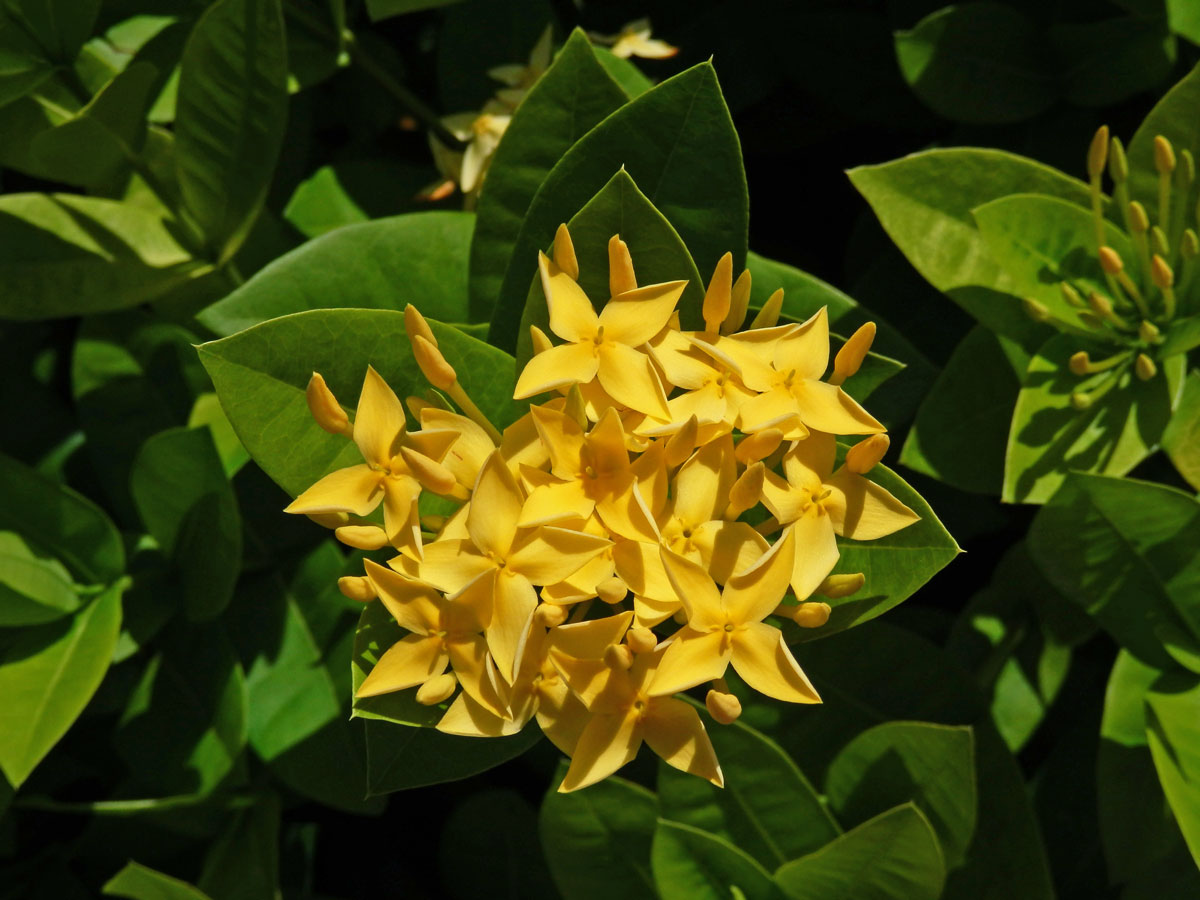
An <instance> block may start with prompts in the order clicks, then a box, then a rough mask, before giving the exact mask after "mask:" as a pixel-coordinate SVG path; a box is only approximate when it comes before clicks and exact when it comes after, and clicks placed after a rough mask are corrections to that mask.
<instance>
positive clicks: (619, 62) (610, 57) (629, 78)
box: [592, 47, 654, 97]
mask: <svg viewBox="0 0 1200 900" xmlns="http://www.w3.org/2000/svg"><path fill="white" fill-rule="evenodd" d="M592 52H593V53H595V54H596V59H597V60H599V61H600V65H602V66H604V68H605V70H606V71H607V72H608V74H609V76H610V77H611V78H612V80H613V81H615V82H616V83H617V84H619V85H620V86H621V90H623V91H624V92H625V93H626V95H628V96H630V97H637V96H639V95H641V94H644V93H646V91H648V90H650V88H652V87H654V82H653V81H651V80H650V79H649V78H647V77H646V76H645V75H644V74H642V70H641V69H639V68H638V67H637V65H636V64H635V63H634V62H633V60H631V59H626V58H625V57H623V56H617V55H615V54H614V53H613V52H612V51H611V50H609V49H608V48H607V47H592Z"/></svg>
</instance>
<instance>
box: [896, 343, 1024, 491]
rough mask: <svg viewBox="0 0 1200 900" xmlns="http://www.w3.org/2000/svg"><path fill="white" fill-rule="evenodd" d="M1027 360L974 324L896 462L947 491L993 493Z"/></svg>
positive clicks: (1000, 476)
mask: <svg viewBox="0 0 1200 900" xmlns="http://www.w3.org/2000/svg"><path fill="white" fill-rule="evenodd" d="M1028 365H1029V356H1028V355H1027V354H1026V353H1025V352H1024V351H1023V350H1022V349H1021V347H1020V346H1019V345H1018V344H1017V343H1016V342H1015V341H1012V340H1009V339H1008V338H1006V337H1004V336H1003V335H998V334H996V333H994V332H992V331H989V330H988V329H986V328H984V327H983V326H982V325H976V326H975V327H973V328H972V329H971V330H970V332H968V333H967V336H966V337H965V338H963V340H962V342H961V343H960V344H959V345H958V346H957V347H955V348H954V352H953V353H952V354H950V359H949V360H947V361H946V365H945V367H944V368H943V369H942V371H941V373H940V374H939V375H938V377H937V381H935V382H934V384H933V387H932V388H931V389H930V391H929V394H928V395H927V396H926V398H925V402H924V403H922V404H921V407H920V409H919V410H918V411H917V418H916V421H915V422H914V423H913V426H912V428H911V429H910V430H909V432H908V437H907V438H906V439H905V441H904V447H903V449H902V450H901V451H900V462H901V463H903V464H904V465H906V466H908V467H909V468H910V469H915V470H916V471H918V472H921V473H923V474H925V475H931V476H933V477H934V478H937V479H938V480H940V481H944V482H946V483H947V484H949V485H951V486H952V487H956V488H958V489H959V490H963V491H972V492H976V493H981V494H992V493H995V494H998V493H1000V489H1001V486H1002V485H1003V483H1004V445H1005V443H1006V442H1007V440H1008V432H1009V423H1010V422H1011V420H1012V412H1013V407H1014V406H1015V405H1016V402H1017V395H1018V394H1019V393H1020V389H1021V377H1022V376H1023V375H1024V373H1025V368H1026V366H1028Z"/></svg>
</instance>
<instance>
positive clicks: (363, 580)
mask: <svg viewBox="0 0 1200 900" xmlns="http://www.w3.org/2000/svg"><path fill="white" fill-rule="evenodd" d="M338 590H339V591H341V592H342V594H343V595H344V596H346V597H349V598H350V599H351V600H357V601H358V602H359V603H370V602H371V601H372V600H374V599H375V598H376V597H378V596H379V592H378V591H376V590H375V585H373V584H371V579H370V578H368V577H367V576H366V575H343V576H342V577H341V578H339V579H338Z"/></svg>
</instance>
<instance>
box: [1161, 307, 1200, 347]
mask: <svg viewBox="0 0 1200 900" xmlns="http://www.w3.org/2000/svg"><path fill="white" fill-rule="evenodd" d="M1196 347H1200V314H1198V315H1194V316H1191V317H1189V318H1186V319H1176V320H1175V321H1174V322H1172V323H1171V324H1170V325H1168V326H1167V330H1166V333H1165V334H1164V335H1163V342H1162V344H1160V345H1159V347H1158V353H1157V355H1158V357H1159V358H1166V357H1168V356H1174V355H1175V354H1176V353H1187V352H1188V351H1189V350H1193V349H1195V348H1196Z"/></svg>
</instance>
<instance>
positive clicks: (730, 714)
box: [704, 690, 742, 725]
mask: <svg viewBox="0 0 1200 900" xmlns="http://www.w3.org/2000/svg"><path fill="white" fill-rule="evenodd" d="M704 706H705V708H706V709H707V710H708V714H709V715H710V716H712V717H713V720H714V721H715V722H717V724H719V725H732V724H733V723H734V722H736V721H737V720H738V716H740V715H741V714H742V702H741V701H740V700H738V698H737V697H735V696H734V695H733V694H731V693H729V692H728V691H715V690H710V691H709V692H708V693H707V694H706V695H705V697H704Z"/></svg>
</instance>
